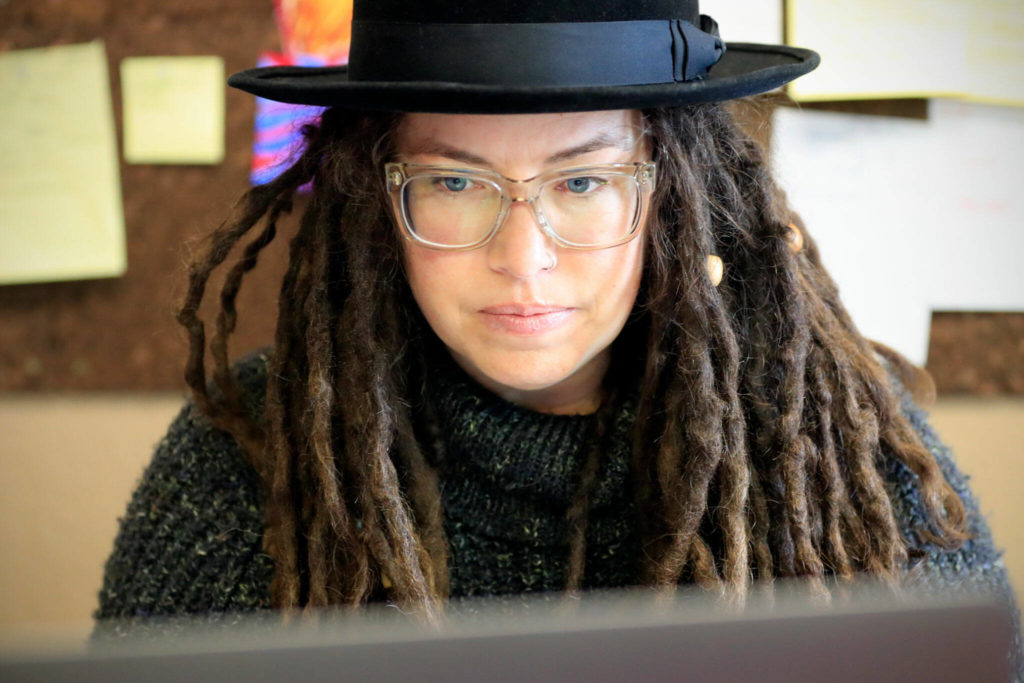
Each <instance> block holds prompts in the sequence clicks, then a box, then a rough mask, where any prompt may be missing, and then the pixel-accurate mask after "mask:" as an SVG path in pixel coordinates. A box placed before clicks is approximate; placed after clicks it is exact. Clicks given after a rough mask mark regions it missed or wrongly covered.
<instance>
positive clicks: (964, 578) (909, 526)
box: [885, 373, 1009, 592]
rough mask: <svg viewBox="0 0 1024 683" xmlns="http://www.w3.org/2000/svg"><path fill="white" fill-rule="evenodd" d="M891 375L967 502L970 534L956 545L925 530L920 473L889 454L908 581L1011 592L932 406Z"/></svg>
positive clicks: (913, 421) (910, 417)
mask: <svg viewBox="0 0 1024 683" xmlns="http://www.w3.org/2000/svg"><path fill="white" fill-rule="evenodd" d="M891 378H892V384H893V389H894V391H895V394H896V396H897V399H898V400H899V402H900V409H901V412H902V414H903V416H904V417H905V418H906V419H907V421H908V422H909V424H910V426H911V427H912V428H913V430H914V431H915V433H916V434H917V436H918V437H919V438H920V440H921V443H922V444H923V445H924V447H925V448H926V449H927V450H928V452H929V453H930V454H931V456H932V457H933V458H934V459H935V462H936V464H937V465H938V467H939V469H940V471H941V472H942V475H943V476H944V477H945V479H946V481H947V482H948V483H949V485H950V486H951V487H952V489H953V491H954V492H956V494H957V497H959V499H960V501H961V502H962V503H963V506H964V511H965V513H966V527H967V528H966V531H967V536H968V538H967V540H966V541H964V542H963V544H961V545H960V546H959V547H957V548H953V549H949V548H945V547H942V546H941V545H939V544H937V543H935V542H934V541H933V540H932V539H931V538H930V537H929V534H928V533H927V532H926V530H927V529H929V528H930V525H929V515H928V512H927V508H926V506H925V501H924V497H923V494H922V492H921V488H920V482H919V480H918V478H917V475H916V474H914V472H912V471H911V469H910V468H909V467H907V466H906V465H905V464H904V463H903V462H901V461H900V460H899V459H897V458H894V457H889V458H886V461H885V467H886V477H887V480H888V488H889V494H890V498H891V500H892V504H893V511H894V513H895V514H896V520H897V522H898V524H899V525H900V530H901V532H902V534H903V537H904V538H905V539H906V540H907V542H908V546H909V548H908V549H909V551H910V565H911V567H910V569H911V571H910V573H909V574H908V580H909V581H910V582H911V583H912V584H914V585H916V586H918V587H920V588H923V589H935V590H950V589H952V590H958V589H963V590H965V591H996V592H1006V591H1007V590H1009V584H1008V582H1007V578H1006V571H1005V568H1004V567H1003V561H1002V553H1001V551H1000V550H999V549H998V547H997V546H996V544H995V541H994V540H993V538H992V533H991V531H990V529H989V526H988V522H987V520H986V519H985V516H984V515H983V514H982V512H981V508H980V505H979V502H978V498H977V496H976V495H975V493H974V491H973V490H972V489H971V485H970V477H969V476H968V475H967V474H966V473H965V472H964V471H963V470H962V469H961V468H960V466H959V465H958V463H957V460H956V458H955V456H954V454H953V451H952V449H950V447H949V446H948V445H947V444H946V443H945V442H944V441H943V440H942V439H941V437H940V436H939V434H938V433H937V432H936V430H935V428H934V427H933V426H932V424H931V421H930V419H929V414H928V412H927V410H926V409H925V408H924V407H923V406H922V405H921V404H920V403H919V400H916V399H915V396H913V395H912V394H911V392H910V390H908V389H907V388H905V386H904V385H903V383H902V382H901V381H900V378H899V375H898V374H897V373H891Z"/></svg>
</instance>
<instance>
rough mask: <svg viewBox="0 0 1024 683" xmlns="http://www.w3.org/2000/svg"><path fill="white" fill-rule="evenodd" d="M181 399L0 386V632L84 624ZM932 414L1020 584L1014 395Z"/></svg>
mask: <svg viewBox="0 0 1024 683" xmlns="http://www.w3.org/2000/svg"><path fill="white" fill-rule="evenodd" d="M180 405H181V399H180V398H179V397H177V396H169V395H160V396H153V395H145V396H134V395H107V396H103V395H101V396H96V395H88V396H74V397H70V396H40V397H30V398H26V397H22V396H19V397H14V396H7V397H3V396H0V481H2V489H0V491H2V494H0V548H3V556H4V559H3V561H2V562H0V595H2V596H3V600H0V642H2V633H3V631H7V632H8V633H10V630H11V628H12V627H17V628H19V629H21V628H23V627H25V626H26V625H36V626H45V625H51V624H52V625H61V627H62V630H63V631H64V632H67V631H69V630H70V632H72V633H78V634H85V633H87V632H88V628H89V615H90V613H91V612H92V610H93V609H94V608H95V605H96V592H97V590H98V589H99V585H100V581H101V577H102V569H103V561H104V559H105V558H106V555H107V553H109V552H110V547H111V543H112V541H113V537H114V533H115V531H116V529H117V518H118V517H119V516H120V515H122V514H123V513H124V508H125V504H126V503H127V500H128V497H129V495H130V493H131V490H132V488H133V486H134V483H135V481H136V480H137V478H138V476H139V475H140V474H141V472H142V469H143V467H144V466H145V464H146V462H147V461H148V459H149V456H150V454H151V452H152V448H153V446H154V445H155V444H156V443H157V441H159V439H160V437H161V436H162V435H163V433H164V431H165V430H166V428H167V425H168V423H169V422H170V420H171V419H172V417H173V416H174V414H175V413H176V412H177V410H178V409H179V407H180ZM933 417H934V419H933V422H934V424H935V425H936V427H937V428H938V429H939V432H940V433H941V434H942V435H943V436H944V438H945V439H946V440H947V441H948V442H949V443H950V444H951V445H952V446H953V447H954V449H955V451H956V453H957V457H958V459H959V461H960V464H961V466H962V467H963V469H964V470H966V471H967V472H968V473H970V474H971V475H973V477H974V479H973V485H974V489H975V491H976V492H977V493H978V495H979V497H980V499H981V503H982V509H983V510H984V512H985V513H987V514H988V515H989V519H990V521H991V524H992V527H993V530H994V533H995V536H996V540H997V542H998V543H999V544H1000V545H1002V546H1003V547H1005V548H1006V560H1007V564H1008V565H1009V567H1010V570H1011V575H1012V577H1013V581H1014V584H1015V586H1016V587H1017V589H1018V594H1020V593H1021V588H1022V587H1024V534H1022V532H1021V530H1020V526H1019V523H1020V521H1021V520H1024V493H1022V492H1021V490H1020V488H1021V484H1022V483H1024V399H1013V400H1007V399H1003V400H977V399H975V400H956V401H944V402H941V403H940V404H939V405H938V406H937V407H936V409H935V410H934V412H933Z"/></svg>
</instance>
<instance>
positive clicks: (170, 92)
mask: <svg viewBox="0 0 1024 683" xmlns="http://www.w3.org/2000/svg"><path fill="white" fill-rule="evenodd" d="M121 93H122V101H123V108H124V158H125V160H126V161H128V162H129V163H133V164H219V163H220V162H221V161H223V160H224V61H223V60H222V59H221V58H220V57H205V56H189V57H128V58H126V59H124V60H122V61H121Z"/></svg>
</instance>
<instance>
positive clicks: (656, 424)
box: [178, 105, 964, 618]
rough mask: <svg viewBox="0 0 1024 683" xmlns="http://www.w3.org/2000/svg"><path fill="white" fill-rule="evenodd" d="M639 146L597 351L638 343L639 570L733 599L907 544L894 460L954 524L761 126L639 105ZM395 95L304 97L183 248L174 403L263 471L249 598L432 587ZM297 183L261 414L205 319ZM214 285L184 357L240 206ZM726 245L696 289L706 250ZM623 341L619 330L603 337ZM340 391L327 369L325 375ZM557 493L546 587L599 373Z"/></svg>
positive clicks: (438, 588)
mask: <svg viewBox="0 0 1024 683" xmlns="http://www.w3.org/2000/svg"><path fill="white" fill-rule="evenodd" d="M643 119H644V126H645V132H646V134H647V135H648V136H649V139H650V143H651V146H652V149H653V150H654V158H655V161H657V163H658V183H657V189H656V192H655V196H654V197H653V199H652V202H653V203H652V207H653V210H652V211H651V213H650V217H649V220H648V224H647V226H646V235H647V237H646V239H647V240H648V243H647V247H646V248H647V253H646V255H645V265H644V268H645V273H644V282H643V285H642V287H641V292H640V295H639V297H638V300H637V304H636V309H635V311H634V315H633V317H632V319H631V323H630V325H629V331H630V332H629V334H628V335H624V337H623V339H621V340H620V342H617V345H616V354H620V353H626V354H628V355H630V356H631V357H633V358H641V359H643V367H642V369H641V370H640V372H642V374H643V379H642V384H641V395H640V400H639V407H638V414H637V419H636V426H635V429H634V438H633V458H632V467H633V471H634V481H635V482H636V498H637V509H638V511H639V515H638V525H639V530H640V533H641V537H642V539H643V541H644V547H645V557H644V571H645V574H644V577H643V579H644V581H645V582H646V583H648V584H651V585H654V586H657V587H660V588H663V589H666V590H671V589H672V587H674V586H675V585H676V584H677V583H679V582H680V581H693V582H696V583H697V584H699V585H701V586H705V587H707V588H710V589H712V590H715V591H722V592H725V593H727V594H729V595H733V596H739V597H742V596H743V595H745V594H746V592H747V590H748V585H749V581H750V579H751V578H759V579H768V578H773V577H789V576H802V577H808V578H810V579H811V581H812V584H813V585H815V586H817V587H818V589H819V590H820V591H821V592H825V591H826V588H825V581H826V578H827V577H837V578H838V579H840V580H845V579H849V578H851V577H853V575H854V574H855V573H858V572H867V573H869V574H871V575H874V576H877V577H881V578H883V579H885V580H888V581H890V582H893V583H895V582H896V580H897V577H898V574H899V572H900V571H901V569H902V568H903V567H904V566H905V564H906V560H907V550H906V542H905V540H904V539H903V538H902V537H901V535H900V532H899V530H898V528H897V525H896V521H895V519H894V515H893V510H892V507H891V505H890V501H889V498H888V496H887V494H886V490H885V487H884V484H883V476H882V474H881V472H882V468H883V466H884V465H883V458H884V457H885V456H886V454H888V455H891V457H895V458H896V459H898V460H899V461H901V462H902V463H903V464H904V465H906V466H907V467H908V468H909V469H910V470H911V471H913V472H914V473H915V474H916V475H917V477H918V479H919V481H920V486H921V490H922V492H923V499H924V501H925V505H926V508H927V511H928V513H929V515H930V522H931V527H932V528H930V529H926V530H921V532H922V533H924V534H926V535H927V536H928V538H930V539H931V540H933V541H935V542H938V543H941V544H943V545H945V546H948V547H955V546H956V545H958V544H959V543H961V542H962V541H963V539H964V511H963V506H962V504H961V502H960V500H959V498H958V497H957V495H956V494H955V492H954V491H953V490H952V488H951V487H950V486H949V485H948V483H947V482H946V481H945V479H944V478H943V476H942V474H941V472H940V470H939V468H938V466H937V465H936V463H935V461H934V459H933V458H932V457H931V455H930V454H929V452H928V451H927V450H926V449H925V448H924V446H923V445H922V444H921V442H920V440H919V439H918V437H917V436H916V433H915V432H914V431H913V429H912V428H911V426H910V425H909V424H908V422H907V420H906V419H905V418H904V417H903V415H902V413H901V411H900V408H899V405H898V399H897V397H896V396H895V395H894V392H893V390H892V388H891V383H890V380H889V378H888V373H887V372H886V370H885V369H884V368H883V366H882V364H881V363H880V362H879V360H878V357H877V356H876V355H875V351H874V349H873V347H872V345H871V344H870V343H869V342H867V341H865V340H864V339H863V338H862V337H861V336H860V335H859V334H858V332H857V330H856V328H855V327H854V325H853V323H852V322H851V320H850V318H849V316H848V315H847V313H846V311H845V309H844V308H843V306H842V304H841V303H840V301H839V297H838V294H837V290H836V287H835V285H834V284H833V282H832V281H831V279H830V278H829V276H828V274H827V273H826V272H825V270H824V268H823V267H822V265H821V261H820V259H819V257H818V253H817V250H816V248H815V246H814V244H813V242H812V241H811V240H810V239H809V238H807V237H805V243H806V246H805V248H804V249H803V250H802V251H801V252H799V253H794V252H793V251H792V250H791V249H790V247H789V243H788V241H787V231H788V230H789V228H787V225H788V224H789V223H790V222H792V221H793V220H795V218H794V217H793V216H792V215H791V214H790V212H789V211H788V210H787V209H786V208H785V206H784V204H785V203H784V201H782V200H781V199H780V198H779V194H778V193H777V192H776V190H775V187H774V184H773V182H772V180H771V178H770V176H769V173H768V170H767V168H766V164H765V162H764V159H763V158H762V154H761V152H760V150H759V148H758V147H757V146H756V145H755V144H754V143H753V142H752V141H751V140H750V139H749V138H747V137H746V136H745V135H743V134H742V133H741V132H740V131H739V129H738V128H737V126H736V125H735V124H734V122H733V121H732V118H731V117H730V115H729V114H728V112H727V111H726V110H725V109H724V108H723V107H722V106H721V105H700V106H694V107H686V108H681V109H656V110H650V111H645V112H644V116H643ZM399 122H400V119H399V117H398V116H397V115H367V114H360V113H353V112H346V111H343V110H333V109H332V110H327V111H326V112H325V113H324V115H323V117H322V121H321V123H320V124H319V126H316V127H311V128H310V129H309V130H308V131H307V145H306V148H305V151H304V153H303V155H302V157H301V158H300V159H299V160H298V161H297V162H296V163H295V164H294V165H293V166H292V167H291V168H290V169H289V170H288V171H287V172H285V173H284V174H283V175H281V176H280V177H278V178H277V179H276V180H274V181H273V182H271V183H269V184H267V185H264V186H260V187H256V188H253V189H252V190H250V191H249V192H248V193H247V194H246V196H245V197H244V198H243V201H242V203H241V205H240V209H239V214H238V215H237V216H236V217H234V218H233V219H232V220H229V221H228V222H227V223H225V224H224V225H223V226H221V227H220V228H219V229H218V230H217V231H216V232H214V233H213V235H211V238H210V244H209V248H208V249H207V251H206V252H205V253H204V254H202V255H201V256H200V257H198V258H197V259H196V260H195V261H194V262H193V263H192V266H191V270H190V286H189V291H188V295H187V298H186V300H185V303H184V305H183V306H182V308H181V311H180V313H179V316H178V318H179V321H180V322H181V324H182V325H184V326H185V327H186V328H187V329H188V331H189V337H190V345H191V352H190V356H189V361H188V365H187V370H186V379H187V381H188V384H189V386H190V388H191V390H192V393H193V396H194V400H195V402H196V404H197V405H198V406H199V407H200V408H201V409H202V410H203V411H205V412H206V413H207V414H208V415H209V416H210V417H211V419H212V420H213V421H214V423H215V424H216V425H218V426H219V427H221V428H223V429H225V430H227V431H229V432H230V433H231V434H233V435H234V436H235V437H236V439H237V440H238V441H239V442H240V443H241V444H242V445H243V446H244V448H245V450H246V452H247V453H248V455H249V457H250V458H251V460H252V463H253V465H254V466H255V468H256V470H257V472H258V473H259V475H260V476H261V478H262V481H263V482H264V488H265V491H264V493H265V496H264V497H265V503H266V529H265V535H264V548H265V550H266V552H267V553H268V554H269V555H270V556H271V557H272V558H273V560H274V563H275V575H274V580H273V584H272V587H271V591H272V599H273V603H274V604H275V605H276V606H278V607H282V608H294V607H299V606H311V607H316V606H322V605H328V604H337V605H349V606H357V605H359V604H361V603H363V602H365V601H367V600H369V599H371V598H372V597H374V596H380V595H386V597H387V598H388V599H390V600H393V601H395V602H396V603H398V604H399V605H401V606H403V607H405V608H412V609H419V610H420V611H422V613H424V614H426V615H427V617H428V618H432V617H433V616H435V615H436V614H437V612H438V609H439V608H440V605H441V603H442V601H443V599H444V598H445V597H446V595H447V593H448V571H447V545H446V540H445V536H444V531H443V528H442V511H441V502H440V496H439V491H438V482H437V475H436V473H435V471H434V469H433V468H432V467H431V465H430V464H429V463H430V462H431V457H429V456H430V454H432V453H434V452H435V451H436V450H437V449H438V448H439V446H438V444H439V441H440V440H439V438H438V434H437V428H436V426H435V425H436V420H435V419H433V417H432V415H431V404H430V400H429V398H428V399H427V400H422V398H423V385H422V381H423V379H422V375H423V367H424V363H425V361H424V359H423V357H422V355H423V353H424V351H423V348H424V342H425V340H426V336H427V335H430V334H431V333H430V332H429V328H427V326H426V323H425V322H424V321H423V320H422V318H421V317H420V316H419V312H418V309H417V308H416V305H415V303H414V302H413V300H412V297H411V295H410V293H409V291H408V286H407V284H406V282H405V279H404V275H403V271H402V263H401V256H400V255H401V244H400V243H399V240H400V238H399V236H398V234H397V231H396V230H395V228H394V225H393V221H392V218H391V216H390V214H389V207H388V198H387V196H386V193H385V190H384V184H383V178H382V168H383V163H384V162H385V161H386V160H388V159H389V157H390V155H391V152H392V144H393V139H394V133H395V131H396V129H397V126H398V123H399ZM310 181H312V182H313V187H314V191H313V195H312V199H311V201H310V204H309V206H308V208H307V210H306V212H305V214H304V215H303V217H302V221H301V225H300V227H299V230H298V233H297V234H296V236H295V237H294V239H293V240H292V242H291V255H290V264H289V268H288V271H287V273H286V275H285V277H284V280H283V283H282V286H281V295H280V301H279V310H278V323H277V332H276V338H275V345H274V350H273V354H272V357H271V361H270V364H269V368H268V377H269V379H268V385H267V394H266V408H265V415H264V419H263V420H262V421H254V420H253V419H251V418H250V417H249V416H247V414H246V412H245V410H244V409H243V407H242V397H241V395H240V394H241V391H240V389H239V388H238V387H237V386H236V384H235V382H234V380H233V379H232V376H231V373H230V367H229V361H228V351H227V342H228V338H229V337H230V335H231V333H232V331H233V329H234V327H235V322H236V317H237V313H236V310H235V299H236V296H237V294H238V291H239V287H240V285H241V282H242V279H243V276H244V275H245V273H247V272H248V271H249V270H251V269H252V268H253V267H254V266H255V265H256V262H257V258H258V255H259V253H260V251H261V250H262V249H263V248H264V247H266V246H267V245H268V244H269V243H270V242H271V241H272V240H273V238H274V236H275V233H276V229H277V228H276V224H277V220H278V218H279V217H280V216H281V215H282V214H284V213H286V212H289V211H290V210H291V201H292V197H293V195H294V193H295V192H296V190H297V189H298V188H299V187H300V186H302V185H304V184H306V183H307V182H310ZM264 218H265V220H264V221H263V229H262V231H261V232H259V234H258V235H257V236H256V237H255V238H254V239H252V241H251V242H250V243H249V244H248V245H247V246H246V247H245V248H244V252H243V255H242V257H241V259H240V260H239V261H237V263H235V264H234V265H233V266H232V267H231V269H230V271H229V272H228V275H227V278H226V282H225V284H224V286H223V288H222V290H221V294H220V299H221V306H220V313H219V315H218V317H217V323H216V330H215V334H214V336H213V338H212V340H211V342H210V344H209V346H210V352H211V354H212V358H213V361H214V371H213V373H212V374H213V382H214V385H215V387H216V390H215V391H213V390H211V389H209V388H208V386H207V377H206V371H205V367H204V357H205V354H206V342H205V333H204V324H203V322H202V321H201V320H200V319H199V318H198V316H197V311H198V309H199V306H200V303H201V301H202V299H203V293H204V290H205V287H206V283H207V281H208V279H209V277H210V274H211V272H212V271H213V270H214V269H215V268H217V267H218V266H220V265H221V264H223V263H224V262H225V261H226V260H227V258H228V255H229V253H230V252H231V250H232V249H233V248H234V247H235V246H236V245H237V244H238V243H239V242H240V241H241V240H242V239H243V238H244V237H245V236H246V235H247V234H248V233H249V232H250V231H252V230H253V228H254V227H255V226H257V225H258V224H259V223H260V221H261V219H264ZM710 253H714V254H718V255H720V256H721V258H722V259H723V261H724V262H725V263H726V264H727V267H726V274H725V279H724V280H723V281H722V283H721V284H720V285H719V286H718V287H715V286H713V285H712V284H711V282H710V281H709V280H708V278H707V276H706V271H705V260H706V256H707V254H710ZM627 345H630V346H632V347H633V348H631V349H630V348H626V349H624V348H623V347H624V346H627ZM342 388H343V389H342ZM609 389H610V390H609V392H608V395H607V397H606V399H605V403H604V406H603V407H602V409H601V410H600V411H599V414H598V419H597V420H596V423H597V428H596V429H595V430H594V434H593V438H592V439H591V443H590V446H589V450H588V455H587V458H586V460H585V463H584V465H583V468H582V472H581V475H580V484H579V488H578V491H577V493H576V495H575V496H574V498H573V501H572V504H571V505H570V507H569V510H568V511H567V514H568V517H569V528H570V530H571V532H570V533H571V538H570V539H569V540H570V551H569V569H568V577H567V582H566V583H567V588H569V589H570V590H575V589H576V588H578V587H579V586H580V584H581V581H582V577H583V572H584V566H583V558H584V556H585V541H584V539H585V536H586V528H587V515H588V508H589V504H590V503H589V501H590V496H591V493H592V489H593V487H594V482H595V479H596V473H597V471H598V467H599V463H600V458H601V443H602V439H603V436H604V433H605V432H606V431H607V426H608V422H609V421H610V416H611V410H610V409H609V406H610V405H612V404H613V403H614V395H615V387H614V386H612V387H610V388H609Z"/></svg>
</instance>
